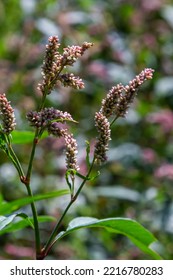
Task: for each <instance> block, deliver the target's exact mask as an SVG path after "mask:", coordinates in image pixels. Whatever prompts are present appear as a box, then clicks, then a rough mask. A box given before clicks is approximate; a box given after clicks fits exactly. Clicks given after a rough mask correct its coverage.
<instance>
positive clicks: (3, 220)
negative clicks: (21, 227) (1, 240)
mask: <svg viewBox="0 0 173 280" xmlns="http://www.w3.org/2000/svg"><path fill="white" fill-rule="evenodd" d="M16 215H17V214H13V215H10V216H8V217H4V216H0V231H2V230H3V229H4V228H5V227H6V226H7V225H8V224H10V223H11V222H12V221H13V220H14V218H15V217H16Z"/></svg>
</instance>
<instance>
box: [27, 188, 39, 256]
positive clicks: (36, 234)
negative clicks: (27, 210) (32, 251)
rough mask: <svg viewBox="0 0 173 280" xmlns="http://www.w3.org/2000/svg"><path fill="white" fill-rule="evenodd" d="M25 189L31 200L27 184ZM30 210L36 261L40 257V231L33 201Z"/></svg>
mask: <svg viewBox="0 0 173 280" xmlns="http://www.w3.org/2000/svg"><path fill="white" fill-rule="evenodd" d="M25 186H26V188H27V192H28V195H29V196H30V197H32V198H33V194H32V190H31V188H30V185H29V184H28V183H26V184H25ZM31 209H32V215H33V220H34V233H35V247H36V259H39V258H40V255H41V242H40V231H39V224H38V214H37V210H36V207H35V203H34V200H33V202H31Z"/></svg>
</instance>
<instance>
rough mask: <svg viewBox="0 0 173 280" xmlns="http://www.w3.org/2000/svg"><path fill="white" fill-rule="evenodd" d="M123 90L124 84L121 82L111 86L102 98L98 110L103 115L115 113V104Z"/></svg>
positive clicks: (116, 104)
mask: <svg viewBox="0 0 173 280" xmlns="http://www.w3.org/2000/svg"><path fill="white" fill-rule="evenodd" d="M123 90H124V86H123V85H122V84H118V85H117V86H114V87H112V88H111V90H110V91H109V92H108V94H107V96H106V98H105V99H103V100H102V107H101V109H100V112H101V113H102V114H103V115H104V116H105V117H107V118H109V117H110V116H111V115H112V114H116V111H117V106H118V104H119V101H120V96H121V93H122V91H123Z"/></svg>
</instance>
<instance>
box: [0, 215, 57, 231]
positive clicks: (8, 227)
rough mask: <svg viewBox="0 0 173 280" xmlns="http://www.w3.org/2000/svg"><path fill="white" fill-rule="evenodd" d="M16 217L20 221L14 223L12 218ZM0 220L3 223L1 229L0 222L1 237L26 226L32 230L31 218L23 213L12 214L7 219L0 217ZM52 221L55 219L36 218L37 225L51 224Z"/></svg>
mask: <svg viewBox="0 0 173 280" xmlns="http://www.w3.org/2000/svg"><path fill="white" fill-rule="evenodd" d="M17 216H18V217H21V218H22V220H17V221H14V218H16V217H17ZM1 218H2V219H3V221H4V224H5V226H3V228H2V229H1V222H0V229H1V230H0V235H3V234H5V233H9V232H14V231H18V230H21V229H24V228H26V227H28V226H31V227H32V228H34V226H33V224H34V221H33V218H30V217H28V216H27V215H26V214H24V213H20V214H14V215H11V216H9V217H7V218H6V217H3V216H0V220H1ZM52 221H56V218H54V217H52V216H38V222H39V223H44V222H52ZM4 224H3V225H4Z"/></svg>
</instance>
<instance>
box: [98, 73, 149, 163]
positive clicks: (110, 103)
mask: <svg viewBox="0 0 173 280" xmlns="http://www.w3.org/2000/svg"><path fill="white" fill-rule="evenodd" d="M153 72H154V70H153V69H151V68H146V69H144V70H143V71H142V72H141V73H140V74H139V75H137V76H136V77H135V78H134V79H133V80H132V81H130V82H129V84H128V85H126V86H123V85H122V84H118V85H117V86H114V87H112V89H111V90H110V91H109V92H108V94H107V96H106V98H105V99H103V100H102V106H101V108H100V111H99V112H97V113H96V114H95V126H96V128H97V131H98V133H99V136H98V140H97V142H96V144H95V150H94V158H95V160H96V163H98V164H100V163H102V162H104V161H106V159H107V158H106V151H107V150H108V143H109V141H110V140H111V139H110V123H109V121H108V118H109V117H111V116H112V115H114V116H115V119H117V118H118V117H125V115H126V114H127V109H128V108H129V106H130V104H131V103H132V102H133V100H134V98H135V96H136V94H137V90H138V89H139V87H140V86H141V85H142V84H143V83H144V82H145V81H146V80H150V79H152V77H153Z"/></svg>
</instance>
